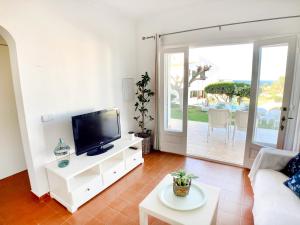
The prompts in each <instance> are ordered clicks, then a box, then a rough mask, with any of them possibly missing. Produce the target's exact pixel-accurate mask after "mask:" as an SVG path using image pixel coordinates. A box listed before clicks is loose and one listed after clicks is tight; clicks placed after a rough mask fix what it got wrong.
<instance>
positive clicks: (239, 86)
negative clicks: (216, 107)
mask: <svg viewBox="0 0 300 225" xmlns="http://www.w3.org/2000/svg"><path fill="white" fill-rule="evenodd" d="M204 91H205V92H206V93H208V94H213V95H214V96H215V98H216V99H217V100H218V101H219V102H231V101H232V98H233V97H234V96H236V97H237V98H238V103H239V104H240V103H241V99H242V98H249V97H250V85H249V84H246V83H239V82H218V83H213V84H209V85H207V86H206V87H205V88H204Z"/></svg>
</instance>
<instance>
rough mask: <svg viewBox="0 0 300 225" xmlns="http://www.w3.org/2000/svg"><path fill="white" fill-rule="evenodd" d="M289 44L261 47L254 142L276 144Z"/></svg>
mask: <svg viewBox="0 0 300 225" xmlns="http://www.w3.org/2000/svg"><path fill="white" fill-rule="evenodd" d="M287 53H288V46H287V45H277V46H268V47H262V48H261V56H260V70H259V76H260V77H259V86H258V98H257V103H256V104H257V105H256V118H255V122H256V123H255V133H254V134H255V135H254V137H253V138H254V140H253V141H254V142H256V143H260V144H263V145H268V146H276V145H277V138H278V132H279V124H280V114H281V106H282V100H283V94H284V82H285V72H286V62H287Z"/></svg>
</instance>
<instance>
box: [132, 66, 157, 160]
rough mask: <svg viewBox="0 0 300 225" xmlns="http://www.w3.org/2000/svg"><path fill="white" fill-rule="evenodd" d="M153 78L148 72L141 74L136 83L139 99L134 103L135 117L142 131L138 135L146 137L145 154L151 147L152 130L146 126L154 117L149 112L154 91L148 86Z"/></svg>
mask: <svg viewBox="0 0 300 225" xmlns="http://www.w3.org/2000/svg"><path fill="white" fill-rule="evenodd" d="M150 80H151V78H150V77H149V75H148V73H147V72H145V74H143V75H141V80H139V81H138V82H137V83H136V86H137V91H136V93H135V95H136V97H137V101H136V103H135V104H134V107H135V113H136V115H135V116H134V117H133V119H135V120H136V121H137V123H138V126H139V128H140V131H139V132H138V133H136V136H138V137H141V138H144V140H143V154H148V153H149V152H150V149H151V130H149V129H147V128H146V127H145V125H146V123H147V122H149V121H151V120H153V119H154V118H153V117H152V116H151V115H150V114H149V110H148V108H147V107H148V105H149V103H150V101H151V98H152V96H153V95H154V92H153V91H152V90H151V89H150V88H148V85H149V84H150Z"/></svg>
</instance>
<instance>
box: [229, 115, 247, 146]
mask: <svg viewBox="0 0 300 225" xmlns="http://www.w3.org/2000/svg"><path fill="white" fill-rule="evenodd" d="M248 114H249V113H248V111H240V110H237V111H236V112H235V119H234V127H233V135H232V143H234V138H235V132H236V130H239V131H247V125H248Z"/></svg>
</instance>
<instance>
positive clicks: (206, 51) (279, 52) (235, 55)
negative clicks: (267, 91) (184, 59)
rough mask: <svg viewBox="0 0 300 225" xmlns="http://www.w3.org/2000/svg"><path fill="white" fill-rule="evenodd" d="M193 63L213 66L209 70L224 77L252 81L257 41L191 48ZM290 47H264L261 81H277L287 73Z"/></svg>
mask: <svg viewBox="0 0 300 225" xmlns="http://www.w3.org/2000/svg"><path fill="white" fill-rule="evenodd" d="M189 56H190V65H191V64H192V66H194V67H195V66H197V65H205V64H208V65H212V68H211V70H210V71H208V72H207V73H206V75H207V76H208V77H209V76H211V77H213V78H215V79H221V80H251V76H252V57H253V44H237V45H224V46H212V47H201V48H192V49H190V55H189ZM286 59H287V46H268V47H263V48H262V62H261V75H260V77H261V80H273V81H274V80H277V79H278V78H279V77H280V76H284V75H285V69H286Z"/></svg>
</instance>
